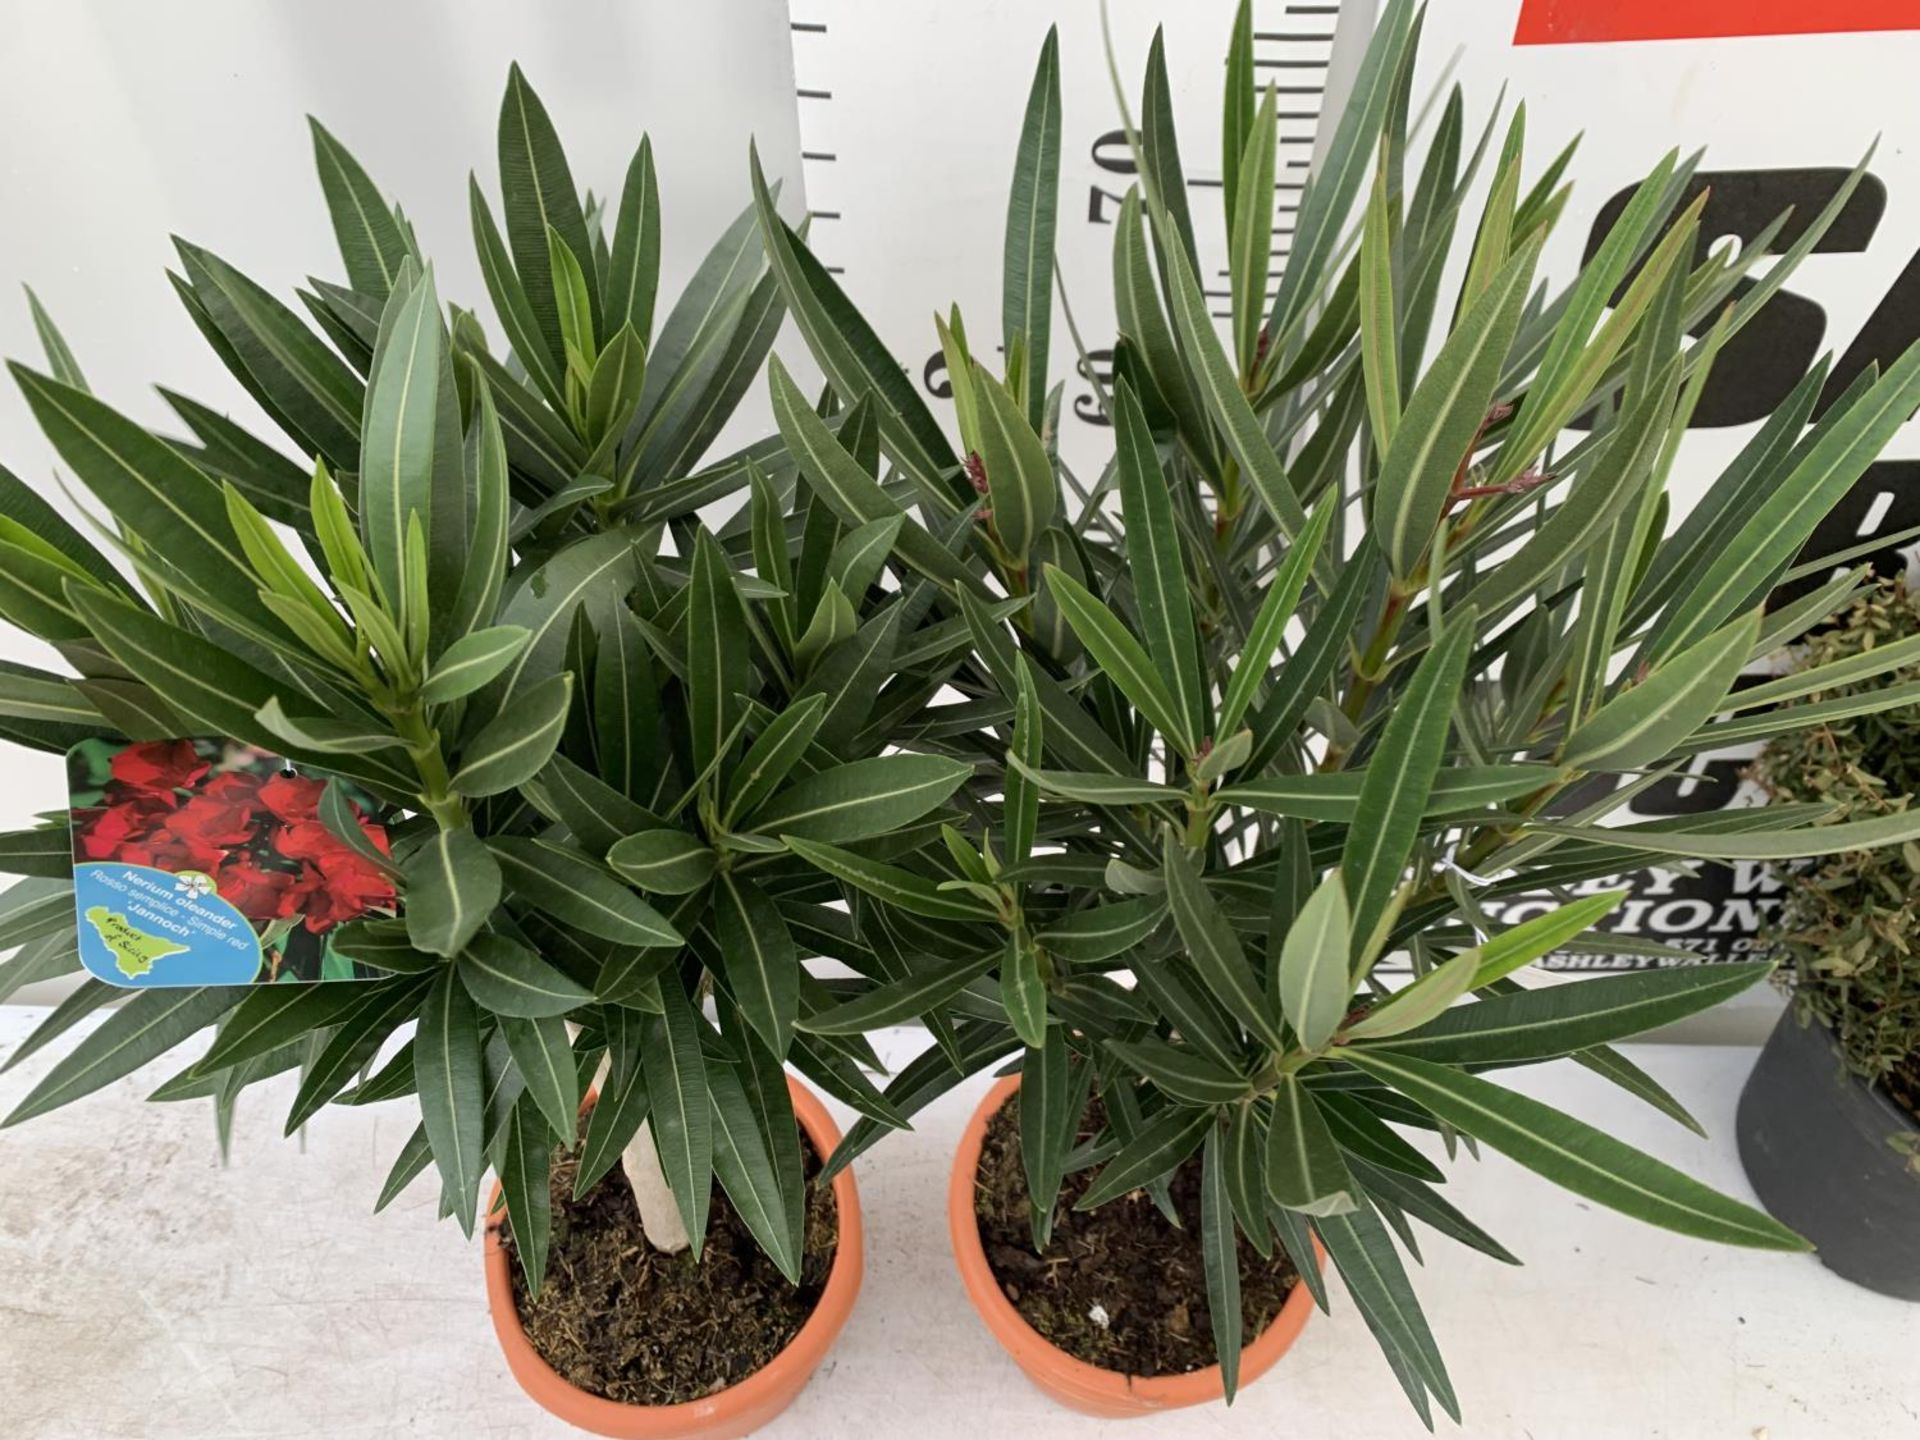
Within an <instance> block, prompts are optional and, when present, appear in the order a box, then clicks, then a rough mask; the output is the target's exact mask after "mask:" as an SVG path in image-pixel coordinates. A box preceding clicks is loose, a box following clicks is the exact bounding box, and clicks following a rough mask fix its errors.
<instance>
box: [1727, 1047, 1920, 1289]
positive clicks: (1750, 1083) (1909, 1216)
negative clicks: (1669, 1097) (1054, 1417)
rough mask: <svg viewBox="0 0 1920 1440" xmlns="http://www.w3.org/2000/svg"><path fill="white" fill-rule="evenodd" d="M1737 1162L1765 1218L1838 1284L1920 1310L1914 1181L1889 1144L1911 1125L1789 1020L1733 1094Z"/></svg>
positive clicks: (1919, 1209)
mask: <svg viewBox="0 0 1920 1440" xmlns="http://www.w3.org/2000/svg"><path fill="white" fill-rule="evenodd" d="M1735 1129H1736V1132H1737V1134H1738V1136H1739V1140H1740V1161H1741V1163H1742V1164H1743V1165H1745V1166H1746V1170H1747V1178H1748V1179H1749V1180H1751V1181H1752V1182H1753V1188H1754V1190H1755V1191H1756V1192H1758V1194H1759V1196H1760V1203H1761V1204H1763V1205H1765V1206H1766V1207H1767V1209H1768V1210H1769V1211H1770V1212H1771V1213H1772V1214H1773V1216H1774V1218H1775V1219H1777V1220H1779V1221H1780V1222H1781V1223H1782V1224H1785V1225H1789V1226H1791V1227H1792V1228H1793V1229H1795V1230H1797V1231H1799V1232H1800V1233H1801V1234H1802V1235H1804V1236H1806V1237H1807V1239H1809V1240H1811V1241H1812V1242H1813V1243H1814V1245H1815V1246H1816V1247H1817V1249H1816V1252H1815V1253H1816V1254H1818V1256H1819V1257H1820V1260H1821V1262H1822V1263H1823V1264H1825V1265H1826V1267H1827V1268H1828V1269H1829V1270H1831V1271H1833V1272H1834V1273H1835V1274H1836V1275H1839V1276H1842V1277H1843V1278H1845V1279H1848V1280H1851V1281H1853V1282H1854V1284H1856V1285H1863V1286H1865V1287H1866V1288H1867V1289H1869V1290H1877V1291H1879V1292H1880V1293H1881V1294H1883V1295H1892V1296H1895V1297H1897V1298H1899V1299H1902V1300H1920V1175H1916V1174H1915V1173H1914V1172H1913V1170H1912V1169H1911V1168H1910V1161H1909V1158H1908V1155H1907V1154H1906V1153H1903V1152H1902V1150H1901V1149H1899V1148H1896V1146H1895V1144H1894V1140H1895V1137H1897V1136H1899V1135H1900V1134H1901V1133H1902V1132H1905V1133H1906V1134H1908V1135H1915V1134H1916V1132H1920V1122H1917V1121H1916V1120H1915V1119H1914V1117H1913V1116H1911V1115H1909V1114H1908V1113H1907V1112H1906V1111H1905V1110H1903V1109H1901V1108H1900V1107H1899V1106H1898V1105H1896V1104H1894V1102H1893V1101H1892V1100H1891V1099H1889V1098H1888V1097H1887V1096H1886V1095H1885V1094H1884V1093H1882V1092H1881V1091H1880V1090H1879V1089H1877V1088H1875V1087H1874V1086H1871V1085H1868V1084H1867V1083H1866V1082H1865V1081H1863V1080H1861V1079H1860V1077H1859V1076H1857V1075H1854V1074H1852V1073H1851V1072H1849V1071H1847V1070H1846V1069H1845V1068H1844V1067H1843V1066H1842V1065H1841V1062H1840V1056H1839V1053H1838V1051H1837V1049H1836V1048H1835V1045H1834V1041H1833V1036H1832V1034H1831V1032H1829V1031H1828V1030H1827V1028H1826V1027H1825V1026H1823V1025H1818V1024H1811V1025H1802V1024H1801V1023H1800V1021H1799V1019H1798V1017H1797V1016H1795V1015H1794V1013H1793V1011H1792V1010H1791V1009H1789V1010H1788V1011H1787V1013H1786V1014H1784V1015H1782V1016H1781V1017H1780V1023H1779V1024H1777V1025H1775V1026H1774V1028H1773V1034H1772V1035H1771V1036H1770V1037H1768V1040H1767V1043H1766V1046H1765V1048H1764V1049H1762V1050H1761V1052H1760V1059H1759V1061H1758V1062H1757V1063H1756V1064H1755V1065H1754V1067H1753V1074H1752V1075H1750V1076H1748V1077H1747V1083H1746V1087H1745V1088H1744V1089H1743V1090H1742V1091H1741V1092H1740V1109H1739V1114H1738V1117H1737V1119H1736V1121H1735Z"/></svg>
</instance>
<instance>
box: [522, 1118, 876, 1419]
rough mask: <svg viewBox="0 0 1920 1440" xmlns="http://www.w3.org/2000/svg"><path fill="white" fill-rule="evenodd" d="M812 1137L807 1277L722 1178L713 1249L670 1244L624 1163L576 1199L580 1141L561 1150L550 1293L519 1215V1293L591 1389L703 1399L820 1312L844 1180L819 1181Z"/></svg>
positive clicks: (548, 1343)
mask: <svg viewBox="0 0 1920 1440" xmlns="http://www.w3.org/2000/svg"><path fill="white" fill-rule="evenodd" d="M800 1143H801V1148H802V1150H803V1152H804V1154H805V1156H806V1175H807V1224H806V1240H805V1245H804V1248H803V1252H802V1259H801V1268H800V1284H799V1285H798V1286H797V1287H796V1286H794V1285H791V1284H789V1283H788V1281H787V1278H786V1277H785V1276H784V1275H782V1274H781V1273H780V1271H779V1269H778V1268H777V1267H776V1266H775V1265H774V1263H773V1261H771V1260H770V1259H768V1258H767V1256H766V1254H765V1253H764V1252H763V1251H762V1250H761V1249H760V1246H759V1243H758V1242H757V1241H755V1239H754V1238H753V1234H752V1232H751V1231H749V1230H748V1229H747V1227H746V1224H745V1222H744V1221H742V1220H741V1219H740V1216H739V1214H738V1213H737V1212H736V1211H735V1210H734V1208H733V1206H732V1205H731V1204H730V1203H729V1202H728V1200H727V1192H726V1190H725V1189H724V1188H722V1187H721V1186H720V1185H718V1184H716V1185H715V1186H714V1188H713V1208H712V1211H711V1213H710V1215H709V1217H708V1220H707V1237H706V1243H705V1246H704V1247H703V1249H702V1251H701V1256H700V1259H699V1260H697V1261H696V1260H695V1259H694V1258H693V1255H692V1253H691V1252H684V1251H683V1252H682V1253H680V1254H678V1255H663V1254H661V1253H660V1252H659V1251H657V1250H655V1249H654V1248H653V1247H652V1246H651V1245H649V1244H648V1243H647V1240H646V1237H645V1235H644V1233H643V1232H642V1230H641V1228H640V1211H639V1207H638V1206H636V1205H635V1204H634V1200H633V1191H632V1189H631V1188H630V1187H629V1186H628V1184H627V1182H626V1178H625V1176H624V1175H623V1174H622V1173H621V1171H620V1167H619V1166H618V1165H616V1166H614V1168H613V1169H612V1170H610V1171H609V1172H608V1173H607V1175H606V1177H605V1178H604V1179H602V1180H601V1181H600V1183H599V1184H597V1185H595V1186H594V1187H593V1189H591V1190H589V1191H588V1192H587V1193H586V1194H585V1195H583V1196H581V1197H580V1198H579V1199H578V1200H576V1199H574V1198H573V1179H574V1174H575V1172H576V1171H577V1170H578V1168H579V1152H578V1151H577V1150H566V1151H563V1150H556V1151H555V1152H554V1157H553V1166H552V1178H551V1187H550V1188H551V1192H552V1198H553V1240H552V1244H551V1248H550V1249H549V1252H548V1255H547V1274H546V1283H545V1284H544V1285H542V1286H541V1288H540V1298H539V1299H538V1300H534V1299H532V1298H530V1297H529V1295H528V1294H527V1283H526V1276H525V1275H524V1274H523V1273H522V1272H521V1268H520V1257H519V1255H518V1253H516V1252H515V1251H514V1248H513V1237H512V1225H511V1223H509V1225H508V1227H507V1230H506V1233H505V1234H504V1235H503V1236H502V1240H503V1243H504V1244H505V1245H506V1247H507V1250H508V1267H507V1268H508V1273H509V1274H510V1275H511V1276H512V1279H513V1303H514V1306H515V1308H516V1309H518V1310H519V1312H520V1324H521V1326H522V1328H524V1329H525V1330H526V1332H527V1339H528V1340H530V1341H532V1342H533V1348H534V1349H535V1350H536V1351H538V1352H539V1355H540V1358H541V1359H543V1360H545V1361H546V1362H547V1363H548V1364H549V1365H551V1366H552V1367H553V1368H554V1369H555V1370H557V1371H559V1372H560V1374H561V1375H563V1376H564V1377H566V1379H567V1381H568V1383H570V1384H572V1385H574V1386H576V1387H578V1388H579V1389H581V1390H585V1391H587V1392H588V1393H589V1394H593V1395H599V1396H602V1397H604V1398H606V1399H608V1400H617V1401H620V1402H622V1403H624V1404H628V1405H672V1404H678V1403H679V1402H681V1401H686V1400H698V1399H701V1398H703V1397H704V1396H707V1395H711V1394H713V1393H714V1392H715V1391H717V1390H724V1389H725V1388H726V1387H727V1386H729V1385H737V1384H739V1383H740V1382H741V1381H742V1380H745V1379H746V1378H747V1377H748V1376H749V1375H752V1374H753V1373H754V1372H755V1371H757V1370H759V1369H762V1368H763V1367H764V1366H765V1365H766V1364H767V1362H768V1361H770V1360H772V1359H773V1357H774V1356H775V1355H777V1354H779V1353H780V1351H781V1350H783V1349H785V1348H786V1346H787V1345H788V1344H789V1343H790V1342H791V1341H792V1340H793V1337H794V1336H795V1335H797V1334H799V1333H800V1327H801V1326H802V1325H804V1324H805V1323H806V1321H807V1317H808V1316H809V1315H811V1314H812V1313H813V1307H814V1306H815V1305H816V1304H818V1303H819V1300H820V1295H821V1292H822V1291H823V1290H825V1288H826V1284H827V1274H828V1272H829V1271H831V1270H832V1268H833V1257H834V1250H835V1247H836V1246H837V1244H838V1242H839V1233H840V1232H839V1220H838V1213H837V1210H836V1207H835V1205H834V1200H833V1187H832V1186H831V1185H816V1184H815V1183H814V1177H815V1176H816V1175H817V1174H818V1173H819V1170H820V1157H819V1155H818V1154H817V1153H816V1152H815V1151H814V1148H813V1143H812V1141H811V1140H809V1139H808V1138H807V1135H806V1133H805V1132H804V1131H802V1132H801V1135H800Z"/></svg>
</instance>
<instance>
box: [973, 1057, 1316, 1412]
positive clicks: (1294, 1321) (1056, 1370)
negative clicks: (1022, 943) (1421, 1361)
mask: <svg viewBox="0 0 1920 1440" xmlns="http://www.w3.org/2000/svg"><path fill="white" fill-rule="evenodd" d="M1019 1088H1020V1077H1019V1076H1018V1075H1009V1076H1008V1077H1007V1078H1005V1079H1004V1080H1001V1081H999V1082H998V1083H997V1084H995V1085H994V1087H993V1088H992V1089H991V1090H989V1091H988V1092H987V1094H986V1098H985V1099H983V1100H982V1101H981V1102H980V1107H979V1108H978V1109H977V1110H975V1111H974V1112H973V1118H972V1119H970V1120H968V1121H967V1128H966V1130H965V1132H964V1133H962V1135H961V1137H960V1149H959V1153H957V1154H956V1155H955V1156H954V1158H953V1175H952V1177H951V1179H950V1180H949V1182H948V1185H947V1228H948V1230H949V1232H950V1234H951V1236H952V1239H953V1257H954V1259H955V1261H956V1262H958V1264H959V1266H960V1281H961V1283H962V1284H963V1285H965V1286H966V1289H967V1298H968V1299H970V1300H972V1301H973V1308H974V1309H976V1310H978V1311H979V1312H980V1318H981V1319H982V1320H984V1321H986V1323H987V1329H988V1330H990V1331H992V1332H993V1338H994V1339H996V1340H998V1341H999V1342H1000V1344H1001V1346H1002V1347H1004V1348H1005V1350H1006V1352H1007V1353H1008V1354H1009V1355H1011V1356H1012V1357H1013V1359H1014V1363H1015V1364H1017V1365H1019V1367H1020V1368H1021V1369H1022V1370H1024V1371H1026V1373H1027V1378H1028V1379H1029V1380H1031V1381H1033V1383H1034V1384H1035V1385H1037V1386H1039V1387H1040V1389H1041V1390H1043V1391H1044V1392H1046V1394H1048V1395H1050V1396H1051V1397H1053V1398H1054V1399H1055V1400H1058V1401H1059V1402H1060V1403H1061V1404H1062V1405H1065V1406H1067V1407H1069V1408H1070V1409H1074V1410H1078V1411H1080V1412H1082V1413H1083V1414H1087V1415H1095V1416H1099V1417H1101V1418H1103V1419H1115V1420H1118V1419H1126V1418H1129V1417H1132V1416H1136V1415H1151V1414H1154V1413H1155V1412H1156V1411H1160V1410H1173V1409H1178V1408H1179V1407H1181V1406H1183V1405H1204V1404H1206V1403H1207V1402H1208V1401H1211V1400H1218V1399H1220V1398H1221V1397H1222V1396H1223V1395H1224V1394H1225V1393H1226V1390H1225V1386H1224V1385H1223V1384H1222V1382H1221V1378H1220V1367H1219V1366H1218V1365H1209V1366H1207V1367H1206V1369H1204V1370H1194V1371H1190V1372H1189V1373H1187V1374H1185V1375H1161V1376H1155V1377H1153V1378H1143V1377H1141V1376H1137V1375H1123V1374H1122V1373H1121V1372H1119V1371H1118V1370H1103V1369H1101V1368H1100V1367H1099V1366H1097V1365H1089V1364H1088V1363H1087V1362H1086V1361H1084V1360H1076V1359H1075V1358H1074V1357H1073V1356H1071V1355H1069V1354H1067V1353H1066V1352H1065V1351H1064V1350H1062V1349H1060V1348H1059V1347H1058V1346H1056V1345H1054V1344H1053V1343H1052V1342H1051V1341H1049V1340H1047V1339H1045V1338H1044V1337H1043V1336H1042V1335H1041V1334H1040V1332H1039V1331H1037V1330H1035V1329H1034V1328H1033V1327H1032V1326H1031V1325H1029V1324H1027V1322H1026V1320H1025V1319H1023V1318H1022V1316H1021V1314H1020V1312H1019V1311H1018V1310H1016V1309H1014V1308H1013V1302H1012V1301H1010V1300H1008V1299H1007V1297H1006V1295H1005V1294H1004V1293H1003V1292H1002V1291H1001V1289H1000V1282H999V1281H998V1280H996V1279H995V1278H994V1275H993V1270H992V1269H991V1267H989V1266H988V1264H987V1255H986V1251H985V1250H984V1249H982V1248H981V1245H980V1225H979V1222H978V1220H977V1219H976V1218H975V1216H974V1208H973V1191H974V1176H975V1173H976V1172H977V1171H978V1169H979V1168H980V1150H981V1146H982V1145H983V1144H984V1143H985V1141H986V1137H987V1122H988V1121H989V1120H991V1119H992V1118H993V1116H994V1113H995V1112H996V1111H998V1110H999V1108H1000V1107H1001V1106H1002V1105H1004V1104H1006V1102H1007V1097H1008V1096H1010V1095H1012V1094H1013V1093H1014V1091H1016V1090H1018V1089H1019ZM1314 1251H1315V1254H1314V1261H1315V1263H1316V1264H1319V1265H1321V1266H1322V1267H1324V1266H1325V1264H1326V1253H1325V1252H1324V1251H1323V1250H1321V1249H1320V1245H1319V1242H1318V1241H1315V1242H1314ZM1312 1311H1313V1296H1312V1295H1311V1294H1309V1293H1308V1291H1307V1287H1306V1286H1305V1285H1301V1284H1296V1285H1295V1286H1294V1287H1293V1293H1292V1294H1290V1295H1288V1296H1287V1301H1286V1304H1284V1305H1282V1306H1281V1307H1280V1313H1279V1314H1278V1315H1276V1316H1274V1317H1273V1323H1272V1324H1271V1325H1269V1326H1267V1328H1266V1329H1265V1330H1264V1331H1262V1332H1261V1333H1260V1335H1259V1336H1258V1337H1257V1338H1256V1339H1255V1340H1254V1341H1253V1343H1252V1344H1250V1345H1248V1346H1247V1347H1246V1348H1245V1349H1244V1350H1242V1351H1241V1352H1240V1384H1241V1385H1242V1386H1246V1385H1250V1384H1252V1383H1253V1382H1254V1381H1255V1380H1258V1379H1259V1378H1260V1377H1261V1376H1262V1375H1264V1374H1266V1373H1267V1371H1269V1370H1271V1369H1272V1368H1273V1366H1274V1364H1275V1362H1276V1361H1278V1360H1279V1358H1280V1357H1281V1356H1282V1355H1284V1354H1286V1353H1287V1347H1288V1346H1290V1345H1292V1344H1293V1342H1294V1338H1295V1337H1296V1336H1297V1335H1299V1333H1300V1331H1301V1328H1302V1327H1303V1326H1304V1325H1305V1324H1306V1323H1307V1316H1308V1315H1309V1314H1311V1313H1312Z"/></svg>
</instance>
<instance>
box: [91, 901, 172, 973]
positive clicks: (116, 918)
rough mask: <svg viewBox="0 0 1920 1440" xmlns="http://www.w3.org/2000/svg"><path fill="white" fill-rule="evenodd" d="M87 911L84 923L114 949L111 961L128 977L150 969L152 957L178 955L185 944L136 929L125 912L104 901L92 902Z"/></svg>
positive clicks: (156, 958) (160, 958) (153, 959)
mask: <svg viewBox="0 0 1920 1440" xmlns="http://www.w3.org/2000/svg"><path fill="white" fill-rule="evenodd" d="M86 914H87V923H88V924H89V925H91V926H93V928H94V929H95V930H96V931H97V932H99V935H100V938H101V939H102V940H104V941H105V942H106V945H107V948H108V949H109V950H111V951H112V952H113V959H114V964H115V965H117V966H118V967H119V969H120V973H121V974H122V975H125V976H127V977H129V978H131V977H133V976H136V975H145V974H146V973H147V972H148V971H149V970H151V969H153V962H154V961H156V960H164V959H165V958H166V957H167V956H169V955H178V954H179V953H180V952H181V951H183V950H185V949H186V948H187V947H186V946H185V945H179V944H176V943H174V942H173V941H171V940H163V939H162V938H161V937H160V936H158V935H149V934H147V932H146V931H144V930H140V929H137V928H136V927H135V926H134V924H133V922H132V921H130V920H128V919H127V917H126V916H124V915H122V914H120V912H119V911H117V910H109V909H107V907H106V906H104V905H94V906H91V907H89V908H88V910H87V912H86Z"/></svg>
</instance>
